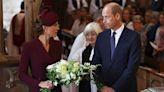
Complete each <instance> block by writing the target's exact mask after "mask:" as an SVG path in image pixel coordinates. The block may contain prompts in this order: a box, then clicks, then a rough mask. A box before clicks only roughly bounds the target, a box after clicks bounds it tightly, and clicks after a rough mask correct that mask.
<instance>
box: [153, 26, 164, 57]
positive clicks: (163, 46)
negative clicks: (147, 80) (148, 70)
mask: <svg viewBox="0 0 164 92" xmlns="http://www.w3.org/2000/svg"><path fill="white" fill-rule="evenodd" d="M154 43H155V44H154V45H153V44H151V45H152V47H153V48H154V52H153V55H154V56H155V57H156V58H157V59H158V60H164V26H160V27H159V28H158V29H157V32H156V36H155V41H154Z"/></svg>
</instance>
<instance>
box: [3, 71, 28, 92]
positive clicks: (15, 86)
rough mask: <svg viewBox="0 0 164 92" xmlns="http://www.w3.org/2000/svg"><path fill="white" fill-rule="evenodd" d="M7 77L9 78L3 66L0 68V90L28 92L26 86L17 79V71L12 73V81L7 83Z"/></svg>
mask: <svg viewBox="0 0 164 92" xmlns="http://www.w3.org/2000/svg"><path fill="white" fill-rule="evenodd" d="M11 71H12V70H11ZM9 79H10V75H9V73H8V72H7V71H6V70H5V69H4V68H0V92H28V88H27V87H26V86H25V85H24V84H23V83H21V81H20V80H19V78H18V76H17V72H15V73H14V82H13V83H11V82H8V83H7V81H8V80H9ZM7 84H11V85H7ZM7 87H8V88H7Z"/></svg>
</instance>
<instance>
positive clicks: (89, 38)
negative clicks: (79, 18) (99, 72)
mask: <svg viewBox="0 0 164 92" xmlns="http://www.w3.org/2000/svg"><path fill="white" fill-rule="evenodd" d="M83 32H84V35H85V39H86V46H85V47H82V48H80V49H78V50H77V51H76V52H75V53H74V54H73V55H72V57H70V58H69V59H70V60H75V61H79V62H80V63H81V64H84V63H85V62H91V61H92V57H93V53H94V46H95V43H96V38H97V35H98V34H99V33H100V32H102V29H101V27H100V26H99V24H97V23H95V22H91V23H89V24H88V25H87V26H86V27H85V29H84V31H83ZM91 85H92V86H91ZM94 86H95V85H93V84H92V83H90V81H88V80H82V81H81V82H80V85H79V92H96V91H95V90H96V88H95V87H94Z"/></svg>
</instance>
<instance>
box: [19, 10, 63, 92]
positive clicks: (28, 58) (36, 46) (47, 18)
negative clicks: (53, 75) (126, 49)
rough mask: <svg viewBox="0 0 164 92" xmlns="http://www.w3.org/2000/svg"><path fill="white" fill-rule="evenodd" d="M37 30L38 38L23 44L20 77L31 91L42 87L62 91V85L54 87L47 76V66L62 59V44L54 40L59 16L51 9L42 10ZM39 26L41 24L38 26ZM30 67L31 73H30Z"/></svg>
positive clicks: (37, 90) (56, 91)
mask: <svg viewBox="0 0 164 92" xmlns="http://www.w3.org/2000/svg"><path fill="white" fill-rule="evenodd" d="M39 18H40V20H39V23H40V22H41V26H40V28H39V29H37V30H36V31H37V32H38V33H39V35H38V36H37V38H35V39H33V40H32V41H30V42H27V43H25V44H24V45H23V50H22V55H21V62H20V66H19V77H20V80H22V81H23V82H24V83H25V84H27V85H28V86H29V88H30V92H39V89H40V88H48V89H52V91H51V92H61V87H60V86H56V87H54V86H53V84H52V82H51V81H49V80H47V78H46V67H47V66H48V65H50V64H52V63H55V62H57V61H59V60H60V59H61V54H62V44H61V42H60V41H57V40H54V37H55V36H56V35H57V32H58V30H59V24H58V22H57V20H58V16H57V15H56V13H54V12H52V11H51V10H49V9H44V10H43V11H41V13H40V16H39ZM38 27H39V26H38ZM28 68H30V73H31V74H29V73H28Z"/></svg>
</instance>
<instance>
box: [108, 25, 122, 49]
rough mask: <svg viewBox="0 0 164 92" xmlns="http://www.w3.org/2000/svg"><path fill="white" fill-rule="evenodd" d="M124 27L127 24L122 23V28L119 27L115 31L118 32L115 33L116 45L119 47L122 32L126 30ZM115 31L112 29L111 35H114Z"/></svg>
mask: <svg viewBox="0 0 164 92" xmlns="http://www.w3.org/2000/svg"><path fill="white" fill-rule="evenodd" d="M124 27H125V25H124V24H122V25H121V27H120V28H118V29H117V30H115V32H116V34H115V47H117V44H118V41H119V39H120V36H121V34H122V31H123V30H124ZM113 32H114V30H113V29H111V36H112V35H113Z"/></svg>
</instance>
